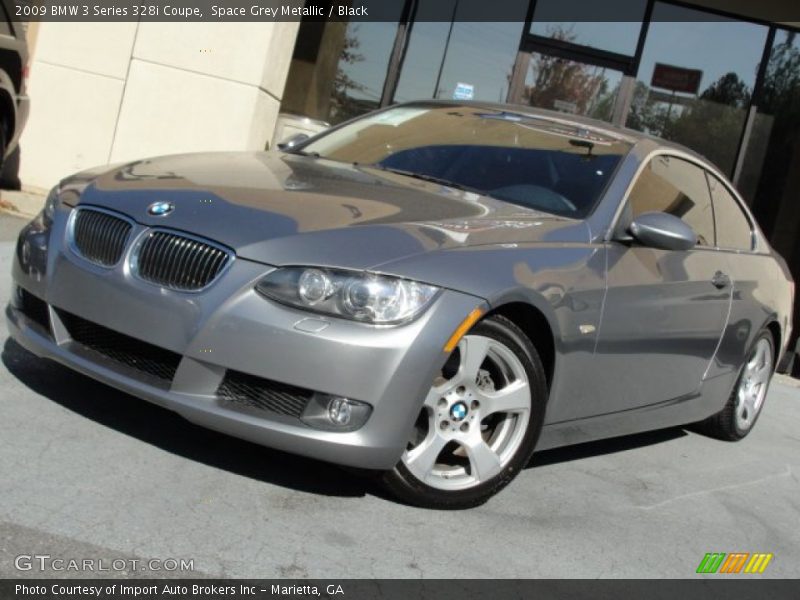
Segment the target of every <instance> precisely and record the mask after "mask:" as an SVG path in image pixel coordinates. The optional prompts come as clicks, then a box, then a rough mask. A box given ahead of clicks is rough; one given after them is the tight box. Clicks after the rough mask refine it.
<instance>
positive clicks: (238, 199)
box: [62, 152, 589, 269]
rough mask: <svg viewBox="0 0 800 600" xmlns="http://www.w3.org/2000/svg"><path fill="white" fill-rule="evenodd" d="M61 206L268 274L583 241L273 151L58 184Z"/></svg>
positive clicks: (455, 194) (463, 197)
mask: <svg viewBox="0 0 800 600" xmlns="http://www.w3.org/2000/svg"><path fill="white" fill-rule="evenodd" d="M62 198H64V202H66V203H68V204H86V205H95V206H102V207H105V208H108V209H112V210H116V211H119V212H122V213H124V214H126V215H128V216H130V217H131V218H133V219H134V220H136V221H137V222H139V223H141V224H143V225H149V226H158V227H168V228H171V229H176V230H181V231H185V232H189V233H192V234H195V235H199V236H203V237H206V238H208V239H211V240H214V241H216V242H218V243H221V244H224V245H226V246H229V247H230V248H232V249H233V250H234V251H235V252H236V254H237V256H238V257H240V258H244V259H248V260H253V261H258V262H263V263H265V264H271V265H287V264H298V265H300V264H306V265H327V266H331V267H342V268H355V269H375V268H378V267H379V266H380V265H381V264H382V263H386V262H390V261H396V260H397V259H400V258H403V257H408V256H412V255H414V254H419V253H426V252H432V251H437V250H442V249H452V248H458V247H469V246H481V245H496V244H513V243H520V242H522V243H530V242H542V243H563V242H587V241H589V231H588V227H587V226H586V224H585V223H584V222H583V221H575V220H571V219H564V218H558V217H554V216H552V215H547V214H544V213H540V212H537V211H534V210H530V209H526V208H523V207H519V206H516V205H513V204H509V203H506V202H502V201H499V200H495V199H492V198H489V197H487V196H483V195H480V194H475V193H471V192H464V191H459V190H455V189H453V188H449V187H445V186H442V185H438V184H434V183H430V182H426V181H420V180H416V179H412V178H409V177H405V176H402V175H396V174H392V173H389V172H386V171H381V170H378V169H375V168H371V167H366V166H357V165H350V164H343V163H337V162H333V161H328V160H324V159H316V158H313V157H304V156H299V155H289V154H280V153H270V152H259V153H207V154H186V155H177V156H167V157H160V158H152V159H147V160H142V161H137V162H133V163H129V164H125V165H122V166H115V167H111V168H106V169H105V170H102V171H101V170H100V169H94V170H91V171H85V172H83V173H79V174H77V175H75V176H73V177H72V178H69V179H67V180H65V181H64V182H62ZM71 199H72V200H71ZM163 201H168V202H172V203H173V204H174V207H175V208H174V210H173V211H172V212H171V213H170V214H168V215H166V216H161V217H157V216H152V215H150V214H148V211H147V209H148V207H149V206H150V205H151V204H153V203H154V202H163Z"/></svg>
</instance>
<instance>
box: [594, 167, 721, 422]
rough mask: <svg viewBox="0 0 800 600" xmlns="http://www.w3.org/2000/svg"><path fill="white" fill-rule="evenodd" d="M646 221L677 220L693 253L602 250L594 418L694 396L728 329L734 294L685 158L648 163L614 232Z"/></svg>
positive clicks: (614, 244) (703, 186)
mask: <svg viewBox="0 0 800 600" xmlns="http://www.w3.org/2000/svg"><path fill="white" fill-rule="evenodd" d="M650 211H660V212H666V213H669V214H672V215H675V216H677V217H680V218H681V219H682V220H683V221H684V222H685V223H686V224H688V225H689V226H691V227H692V229H693V230H694V231H695V233H696V234H697V245H696V246H695V247H694V248H692V249H689V250H685V251H674V250H662V249H658V248H648V247H645V246H643V245H641V244H639V243H637V242H636V241H635V240H631V241H611V242H609V243H608V248H607V250H608V252H607V257H608V263H607V270H606V281H607V290H606V299H605V302H604V307H603V316H602V322H601V326H600V330H599V334H598V341H597V346H596V350H595V372H596V373H597V374H598V375H597V385H596V388H595V389H596V396H595V399H594V406H593V407H592V408H593V410H594V414H606V413H612V412H617V411H622V410H629V409H633V408H637V407H642V406H647V405H651V404H657V403H660V402H666V401H670V400H673V399H677V398H681V397H688V396H690V395H692V394H694V393H696V392H697V391H698V390H699V388H700V386H701V381H702V379H703V376H704V373H705V372H706V369H707V368H708V366H709V364H710V362H711V360H712V358H713V356H714V354H715V352H716V350H717V346H718V344H719V341H720V338H721V336H722V332H723V330H724V329H725V325H726V322H727V318H728V311H729V307H730V303H731V293H732V286H731V281H730V278H729V276H728V273H727V269H728V263H727V261H726V257H725V255H724V253H721V252H718V251H717V250H715V248H714V247H715V245H716V233H715V224H714V215H713V206H712V203H711V197H710V193H709V188H708V183H707V180H706V178H705V172H704V171H703V170H702V169H701V168H700V167H698V166H697V165H696V164H694V163H693V162H691V161H689V160H687V159H684V158H680V157H677V156H672V155H668V154H658V155H655V156H653V157H652V158H651V159H650V160H649V162H648V163H647V164H646V165H645V166H644V168H643V170H642V171H641V173H640V174H639V176H638V177H637V179H636V181H635V182H634V184H633V186H632V187H631V189H630V192H629V194H628V198H627V200H626V205H625V207H624V209H623V212H622V215H621V222H620V224H619V225H620V227H618V230H620V229H621V230H622V231H625V230H626V229H627V225H628V224H629V223H630V222H631V220H632V219H635V218H636V217H637V216H639V215H640V214H642V213H645V212H650Z"/></svg>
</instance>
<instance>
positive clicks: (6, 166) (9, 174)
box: [0, 146, 22, 191]
mask: <svg viewBox="0 0 800 600" xmlns="http://www.w3.org/2000/svg"><path fill="white" fill-rule="evenodd" d="M19 159H20V149H19V146H17V147H16V148H14V150H13V151H12V152H11V154H9V155H8V157H7V158H6V160H5V162H3V161H2V160H0V188H2V189H4V190H16V191H19V190H20V189H21V188H22V182H21V181H20V179H19Z"/></svg>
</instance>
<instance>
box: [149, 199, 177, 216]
mask: <svg viewBox="0 0 800 600" xmlns="http://www.w3.org/2000/svg"><path fill="white" fill-rule="evenodd" d="M173 210H175V205H174V204H173V203H172V202H153V203H152V204H151V205H150V206H148V207H147V212H148V214H151V215H153V216H154V217H164V216H166V215H168V214H169V213H171V212H172V211H173Z"/></svg>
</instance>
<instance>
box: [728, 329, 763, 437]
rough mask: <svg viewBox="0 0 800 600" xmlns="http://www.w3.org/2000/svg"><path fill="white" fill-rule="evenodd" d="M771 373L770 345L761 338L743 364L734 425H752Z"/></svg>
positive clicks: (740, 426)
mask: <svg viewBox="0 0 800 600" xmlns="http://www.w3.org/2000/svg"><path fill="white" fill-rule="evenodd" d="M771 374H772V346H771V345H770V343H769V341H767V340H766V339H764V338H762V339H760V340H759V341H758V343H757V344H756V347H755V349H754V350H753V353H752V355H751V356H750V360H748V361H747V364H745V366H744V370H743V371H742V376H741V379H740V380H739V387H738V389H737V390H736V405H735V413H734V414H735V416H736V426H737V427H738V428H739V429H740V430H742V431H747V430H748V429H750V427H752V425H753V422H754V421H755V418H756V417H757V416H758V412H759V411H760V410H761V406H762V405H763V404H764V397H765V396H766V394H767V387H768V385H769V379H770V375H771Z"/></svg>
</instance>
